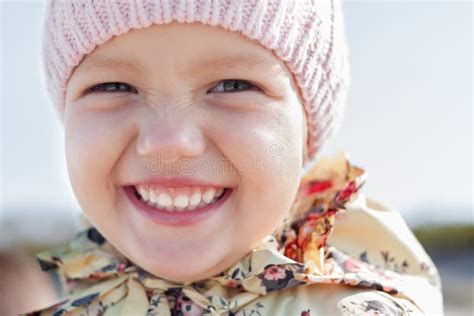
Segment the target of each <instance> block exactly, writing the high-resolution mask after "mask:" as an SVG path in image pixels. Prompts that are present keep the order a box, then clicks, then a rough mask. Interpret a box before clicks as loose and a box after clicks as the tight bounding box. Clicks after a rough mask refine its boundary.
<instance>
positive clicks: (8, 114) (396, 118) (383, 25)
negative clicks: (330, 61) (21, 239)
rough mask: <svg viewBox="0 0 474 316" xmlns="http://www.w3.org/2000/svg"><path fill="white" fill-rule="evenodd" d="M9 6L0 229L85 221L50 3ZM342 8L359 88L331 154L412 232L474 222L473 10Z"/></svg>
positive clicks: (4, 27) (432, 5) (396, 5)
mask: <svg viewBox="0 0 474 316" xmlns="http://www.w3.org/2000/svg"><path fill="white" fill-rule="evenodd" d="M0 4H1V23H0V24H1V26H0V27H1V30H0V32H1V46H2V47H1V52H0V53H1V65H0V67H1V68H0V70H1V76H2V80H1V88H0V94H1V101H0V102H1V104H2V107H1V130H0V131H1V153H2V154H1V157H0V163H1V164H0V166H1V168H0V172H1V182H0V222H1V221H2V218H6V217H10V215H12V214H16V213H18V212H19V210H24V211H25V212H28V214H29V215H31V214H33V213H36V214H37V215H39V216H40V214H41V213H43V212H44V210H45V209H51V210H55V211H56V210H60V209H63V210H65V212H70V213H71V214H75V213H77V212H79V210H80V208H79V205H78V204H77V201H76V199H75V197H74V194H73V191H72V188H71V186H70V184H69V180H68V177H67V169H66V165H65V158H64V144H63V134H62V127H61V125H60V122H59V121H58V120H57V118H56V113H55V112H54V109H53V106H52V105H51V103H50V101H49V99H48V97H47V95H46V89H45V87H44V83H43V82H42V78H41V76H40V71H41V70H40V58H39V56H40V55H39V54H40V31H41V18H42V16H41V15H42V10H43V1H40V0H38V1H1V2H0ZM343 7H344V15H345V28H346V33H347V39H348V44H349V52H350V66H351V72H352V80H351V82H352V85H351V88H350V91H349V95H348V99H347V105H346V110H345V116H344V120H343V122H342V126H341V128H340V129H339V131H338V132H337V134H336V136H335V137H334V138H333V139H332V140H331V141H330V145H329V146H328V147H327V148H326V149H324V150H323V153H322V154H323V155H325V156H328V155H329V156H331V155H333V154H335V153H336V152H338V151H340V150H345V151H346V152H348V153H349V158H350V160H351V162H353V163H355V164H356V165H358V166H360V167H363V168H364V169H366V170H367V172H368V179H367V183H366V185H365V188H364V189H363V190H362V192H363V193H364V194H366V195H367V196H369V197H371V198H373V199H375V200H377V201H379V202H380V203H382V204H384V205H386V206H388V207H391V208H394V209H396V210H399V211H400V212H401V213H402V215H403V216H404V218H405V219H406V220H407V222H408V224H410V225H412V226H413V225H421V224H426V223H457V222H466V221H470V222H471V223H472V219H473V213H472V209H473V197H472V192H473V190H472V178H473V168H472V143H473V141H472V118H473V116H472V3H470V2H431V1H430V2H428V1H419V2H414V1H404V2H388V1H381V2H373V1H349V2H344V6H343ZM26 184H27V185H26ZM32 188H33V189H32Z"/></svg>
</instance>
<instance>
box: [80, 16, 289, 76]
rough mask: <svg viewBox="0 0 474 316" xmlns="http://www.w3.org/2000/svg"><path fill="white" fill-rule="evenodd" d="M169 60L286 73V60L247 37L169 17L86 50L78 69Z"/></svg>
mask: <svg viewBox="0 0 474 316" xmlns="http://www.w3.org/2000/svg"><path fill="white" fill-rule="evenodd" d="M153 64H154V65H160V66H163V65H164V64H170V65H173V67H175V68H176V69H177V70H179V69H180V68H186V69H185V70H186V71H188V72H190V73H191V74H192V73H198V72H200V71H203V70H232V68H243V69H244V70H247V71H265V72H268V74H269V75H273V76H277V75H281V74H285V75H289V71H288V70H287V69H286V65H285V64H284V63H283V62H282V61H281V60H280V59H279V58H277V57H276V56H275V55H274V53H273V52H272V51H271V50H268V49H267V48H264V47H262V46H261V45H260V44H258V43H256V42H254V41H252V40H250V39H249V38H247V37H245V36H243V35H241V34H238V33H236V32H232V31H229V30H225V29H223V28H221V27H213V26H209V25H204V24H202V23H170V24H165V25H153V26H150V27H148V28H144V29H136V30H133V31H131V32H129V33H125V34H122V35H118V36H114V37H113V38H112V39H110V40H109V41H107V42H105V43H103V44H102V45H99V46H98V47H96V48H95V49H94V50H92V52H90V53H89V54H87V55H86V56H85V57H84V58H83V60H82V61H81V63H80V64H79V66H78V67H77V68H78V69H80V70H81V71H83V70H84V71H85V70H90V69H95V70H103V69H107V68H117V67H121V68H122V67H125V68H129V69H132V68H141V69H139V70H141V71H142V72H143V71H146V70H147V69H150V65H153Z"/></svg>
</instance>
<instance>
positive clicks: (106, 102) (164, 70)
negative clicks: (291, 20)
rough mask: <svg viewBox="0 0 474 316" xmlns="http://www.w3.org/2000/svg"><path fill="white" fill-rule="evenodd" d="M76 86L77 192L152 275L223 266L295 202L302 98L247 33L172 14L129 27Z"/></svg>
mask: <svg viewBox="0 0 474 316" xmlns="http://www.w3.org/2000/svg"><path fill="white" fill-rule="evenodd" d="M66 94H67V95H66V107H65V112H64V115H65V116H64V126H65V140H66V159H67V166H68V172H69V176H70V179H71V183H72V187H73V190H74V192H75V194H76V196H77V199H78V202H79V204H80V206H81V208H82V209H83V211H84V212H85V214H86V216H87V218H88V219H89V220H90V221H91V223H92V224H93V225H94V226H95V227H97V228H98V229H99V231H100V232H101V233H102V234H103V235H104V236H105V237H106V238H107V239H108V240H109V241H110V242H111V243H112V244H113V245H114V246H115V247H116V248H117V249H118V250H119V251H120V252H121V253H122V254H124V255H125V256H127V257H128V258H129V259H130V260H131V261H133V262H134V263H135V264H137V265H139V266H140V267H142V268H143V269H145V270H147V271H149V272H151V273H152V274H155V275H158V276H160V277H163V278H165V279H168V280H171V281H175V282H185V281H196V280H200V279H204V278H208V277H211V276H213V275H216V274H218V273H220V272H222V271H223V270H225V269H226V268H228V267H230V266H231V265H232V264H233V263H235V262H236V261H237V260H239V259H240V258H241V257H243V256H245V255H246V254H247V253H248V252H249V251H250V250H251V249H252V247H254V246H255V245H256V244H257V243H258V242H259V241H260V240H261V239H262V238H264V237H265V236H266V235H268V234H271V233H272V232H273V230H274V229H275V227H276V226H277V225H278V223H279V222H280V221H281V220H282V218H283V217H284V215H285V213H286V212H287V211H288V210H289V209H290V207H291V205H292V203H293V200H294V198H295V196H296V193H297V189H298V185H299V181H300V177H299V176H300V171H301V168H302V164H303V159H304V153H303V149H304V148H305V139H306V138H305V135H306V128H305V126H306V125H305V120H304V112H303V108H302V106H301V100H300V99H299V97H298V94H297V92H296V86H295V84H294V82H293V81H292V77H291V75H290V73H289V72H288V70H287V69H286V67H285V65H284V64H283V63H282V62H280V61H279V60H278V59H277V58H276V57H275V56H274V55H273V53H272V52H271V51H270V50H267V49H266V48H264V47H262V46H260V45H259V44H258V43H257V42H253V41H252V40H250V39H248V38H246V37H244V36H243V35H241V34H239V33H236V32H231V31H226V30H224V29H223V28H221V27H211V26H208V25H204V24H201V23H193V24H189V23H176V22H174V23H171V24H165V25H153V26H151V27H149V28H145V29H139V30H132V31H130V32H128V33H126V34H123V35H120V36H117V37H114V38H113V39H112V40H110V41H108V42H106V43H105V44H103V45H101V46H99V47H97V48H96V49H95V50H93V52H92V53H90V54H88V55H87V56H86V58H85V59H84V60H83V61H82V62H81V63H80V64H79V66H77V67H76V68H75V70H74V72H73V74H72V76H71V78H70V81H69V83H68V87H67V93H66ZM142 200H143V201H142Z"/></svg>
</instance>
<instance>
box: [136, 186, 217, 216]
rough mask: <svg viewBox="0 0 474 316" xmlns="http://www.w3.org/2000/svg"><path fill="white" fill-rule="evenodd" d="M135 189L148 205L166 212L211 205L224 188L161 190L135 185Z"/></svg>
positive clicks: (159, 188)
mask: <svg viewBox="0 0 474 316" xmlns="http://www.w3.org/2000/svg"><path fill="white" fill-rule="evenodd" d="M136 189H137V191H138V193H139V194H140V196H141V199H142V200H143V201H144V202H146V203H147V204H148V205H150V206H154V207H158V208H163V209H166V210H168V211H184V210H193V209H195V208H197V207H202V206H205V205H207V204H211V203H213V202H214V201H215V200H217V199H218V198H219V197H220V196H221V195H222V193H223V192H224V188H204V187H185V188H162V187H152V186H150V185H137V186H136Z"/></svg>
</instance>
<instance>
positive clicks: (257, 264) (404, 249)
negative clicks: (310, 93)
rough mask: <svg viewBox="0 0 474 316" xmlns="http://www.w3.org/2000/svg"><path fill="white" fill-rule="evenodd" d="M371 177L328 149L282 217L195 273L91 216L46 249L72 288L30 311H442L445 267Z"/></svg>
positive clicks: (47, 263)
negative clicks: (215, 270)
mask: <svg viewBox="0 0 474 316" xmlns="http://www.w3.org/2000/svg"><path fill="white" fill-rule="evenodd" d="M366 178H367V174H366V172H365V170H364V169H362V168H359V167H356V166H354V165H352V164H351V163H349V161H348V159H347V154H346V153H345V152H340V153H339V154H338V155H336V156H335V157H333V158H322V159H320V161H319V162H318V164H317V165H316V166H315V168H314V169H313V170H311V171H310V172H309V173H308V174H306V175H305V177H304V179H303V181H302V186H301V190H300V195H299V196H298V197H297V200H296V201H295V203H294V209H292V210H291V212H290V214H291V216H290V217H288V218H287V219H286V220H285V221H284V222H283V223H282V225H281V227H278V228H277V229H276V230H275V232H274V233H273V234H272V235H269V236H267V237H266V238H265V239H263V240H262V241H261V243H260V244H259V245H258V246H257V247H255V248H254V249H252V251H251V252H249V253H248V255H247V256H245V257H244V258H242V259H241V260H239V261H238V262H236V263H235V264H234V265H233V266H231V267H230V268H228V269H227V270H225V271H223V272H222V273H220V274H219V275H216V276H214V277H212V278H209V279H206V280H201V281H198V282H193V283H180V284H177V283H172V282H169V281H167V280H165V279H162V278H159V277H157V276H154V275H151V274H149V273H148V272H146V271H144V270H142V269H141V268H140V267H138V266H136V265H134V264H133V263H131V262H130V261H129V260H128V259H127V258H125V257H124V256H123V255H121V254H120V253H119V252H118V251H117V250H116V249H114V247H113V246H112V245H111V244H110V243H109V242H108V241H107V240H106V239H105V238H104V237H103V236H102V235H101V234H100V232H99V231H98V230H97V229H95V228H94V227H93V226H92V225H90V224H88V226H86V229H85V230H83V231H81V232H80V233H78V234H77V237H76V238H75V239H74V240H73V241H72V242H71V243H70V244H68V245H66V246H64V247H60V248H55V249H51V250H48V251H45V252H42V253H39V254H38V255H37V259H38V261H39V263H40V265H41V268H42V269H43V270H44V271H49V270H54V271H56V272H57V273H58V275H59V276H60V278H61V282H62V285H63V290H64V295H63V298H62V299H61V301H60V302H58V303H57V304H55V305H53V306H50V307H48V308H44V309H41V310H36V311H32V312H29V313H26V314H23V315H148V316H151V315H160V316H161V315H241V316H244V315H298V316H299V315H301V316H310V315H420V314H428V315H442V314H443V303H442V294H441V284H440V277H439V274H438V271H437V269H436V267H435V266H434V264H433V262H432V261H431V259H430V258H429V256H428V255H427V253H426V252H425V250H424V249H423V248H422V246H421V245H420V243H419V242H418V240H417V239H416V238H415V237H414V235H413V234H412V232H411V231H410V229H409V228H408V227H407V225H406V223H405V221H404V220H403V218H402V217H401V215H400V214H399V213H398V212H396V211H393V210H388V209H386V208H384V207H383V206H381V205H380V204H378V203H377V202H375V201H373V200H371V199H369V198H366V197H365V196H364V195H363V194H362V193H361V192H360V188H361V186H362V185H363V184H364V183H365V181H366Z"/></svg>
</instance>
